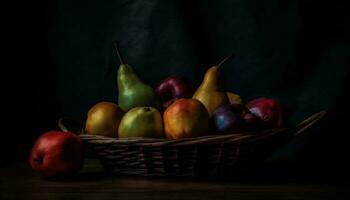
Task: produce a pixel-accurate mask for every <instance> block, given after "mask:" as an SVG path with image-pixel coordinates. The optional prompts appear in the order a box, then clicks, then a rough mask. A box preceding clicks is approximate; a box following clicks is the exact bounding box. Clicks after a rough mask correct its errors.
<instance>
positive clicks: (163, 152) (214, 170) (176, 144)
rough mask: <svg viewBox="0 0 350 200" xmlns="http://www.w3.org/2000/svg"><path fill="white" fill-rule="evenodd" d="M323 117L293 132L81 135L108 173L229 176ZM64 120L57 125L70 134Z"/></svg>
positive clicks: (258, 160)
mask: <svg viewBox="0 0 350 200" xmlns="http://www.w3.org/2000/svg"><path fill="white" fill-rule="evenodd" d="M324 114H325V112H324V111H321V112H318V113H316V114H314V115H312V116H311V117H309V118H307V119H306V120H304V121H303V122H301V123H300V124H298V125H297V126H295V127H292V128H283V129H271V130H265V131H263V132H259V133H239V134H229V135H208V136H202V137H197V138H184V139H177V140H171V139H152V138H130V139H118V138H109V137H104V136H98V135H88V134H80V137H81V138H82V139H83V141H85V144H86V145H87V147H88V148H89V149H90V150H92V151H93V152H94V154H95V155H96V156H97V157H98V158H99V159H100V161H101V164H102V166H103V167H104V169H105V170H106V171H109V172H113V173H118V174H123V175H141V176H186V177H187V176H231V175H234V174H235V173H237V172H240V171H241V170H244V169H247V168H249V166H254V165H255V164H257V163H259V162H261V161H263V160H264V159H265V158H266V157H267V156H269V155H270V153H271V152H272V151H273V150H274V149H276V148H277V147H279V146H281V145H283V144H285V143H286V142H288V141H290V140H291V139H292V138H294V137H296V136H297V135H300V134H301V133H303V132H305V130H306V129H308V128H309V127H310V126H312V125H313V124H314V123H316V122H317V121H318V120H319V119H321V118H322V117H323V115H324ZM66 121H67V119H60V120H59V126H60V128H61V129H62V130H64V131H68V129H67V128H66V127H67V126H66V125H65V123H66Z"/></svg>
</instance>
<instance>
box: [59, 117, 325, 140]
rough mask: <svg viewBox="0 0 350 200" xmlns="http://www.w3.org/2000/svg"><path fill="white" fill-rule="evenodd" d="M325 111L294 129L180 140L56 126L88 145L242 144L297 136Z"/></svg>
mask: <svg viewBox="0 0 350 200" xmlns="http://www.w3.org/2000/svg"><path fill="white" fill-rule="evenodd" d="M325 114H326V111H324V110H323V111H320V112H317V113H315V114H313V115H311V116H310V117H308V118H306V119H305V120H303V121H302V122H300V123H299V124H297V125H296V126H295V127H290V128H275V129H266V130H263V131H260V132H240V133H232V134H217V133H216V134H211V135H210V134H209V135H205V136H200V137H193V138H180V139H170V138H139V137H133V138H112V137H107V136H102V135H93V134H86V133H84V132H83V131H82V130H83V128H82V127H84V124H85V123H84V122H83V121H80V120H77V119H74V118H67V117H66V118H60V119H59V120H58V126H59V128H60V129H61V130H62V131H65V132H72V133H75V134H77V135H79V136H80V138H81V139H82V140H84V141H86V142H88V143H99V144H118V145H129V146H130V145H131V146H132V145H135V146H144V147H160V146H183V145H197V144H215V143H223V144H224V143H230V144H232V143H234V144H243V143H247V142H254V141H258V140H262V139H264V138H268V137H271V136H273V135H277V134H287V133H291V134H292V136H293V137H294V136H298V135H301V134H302V133H304V132H305V130H307V129H308V128H310V127H311V126H312V125H313V124H315V123H316V122H317V121H319V120H320V119H321V118H322V117H323V116H324V115H325ZM67 122H69V123H76V124H78V125H80V126H81V129H80V131H78V132H75V131H70V130H69V129H68V128H67V127H66V125H65V123H67Z"/></svg>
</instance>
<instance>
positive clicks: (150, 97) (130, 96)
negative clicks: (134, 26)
mask: <svg viewBox="0 0 350 200" xmlns="http://www.w3.org/2000/svg"><path fill="white" fill-rule="evenodd" d="M115 47H116V50H117V55H118V58H119V61H120V63H121V64H120V66H119V68H118V74H117V84H118V91H119V94H118V105H119V106H120V107H121V108H122V109H123V110H124V111H128V110H130V109H131V108H134V107H142V106H152V107H157V106H158V104H157V97H156V94H155V91H154V90H153V88H152V87H151V86H149V85H147V84H145V83H144V82H142V81H141V79H140V78H139V76H138V75H137V74H136V72H135V70H134V69H133V68H132V67H131V66H130V65H129V64H125V63H124V61H123V59H122V56H121V54H120V51H119V47H118V43H117V42H115Z"/></svg>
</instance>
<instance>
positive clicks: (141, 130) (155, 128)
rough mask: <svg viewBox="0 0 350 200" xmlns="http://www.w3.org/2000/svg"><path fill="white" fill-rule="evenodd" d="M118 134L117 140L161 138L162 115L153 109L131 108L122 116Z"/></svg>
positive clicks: (162, 134)
mask: <svg viewBox="0 0 350 200" xmlns="http://www.w3.org/2000/svg"><path fill="white" fill-rule="evenodd" d="M118 132H119V138H132V137H141V138H162V137H164V133H163V120H162V115H161V114H160V112H159V111H158V110H157V109H156V108H153V107H135V108H132V109H131V110H129V111H128V112H127V113H126V114H125V115H124V116H123V118H122V120H121V122H120V125H119V130H118Z"/></svg>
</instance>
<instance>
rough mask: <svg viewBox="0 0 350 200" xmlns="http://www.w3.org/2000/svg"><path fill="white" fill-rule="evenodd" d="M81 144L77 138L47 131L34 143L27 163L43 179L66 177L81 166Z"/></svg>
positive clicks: (66, 133) (82, 156)
mask: <svg viewBox="0 0 350 200" xmlns="http://www.w3.org/2000/svg"><path fill="white" fill-rule="evenodd" d="M83 160H84V151H83V142H82V140H81V139H80V138H79V136H77V135H75V134H73V133H69V132H61V131H48V132H46V133H44V134H42V135H41V136H40V137H39V138H38V139H37V140H36V142H35V144H34V146H33V148H32V151H31V153H30V156H29V163H30V165H31V167H32V169H34V170H35V171H37V172H39V173H40V174H42V175H43V176H45V177H57V176H68V175H71V174H73V173H75V172H78V171H79V169H80V168H81V167H82V165H83Z"/></svg>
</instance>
